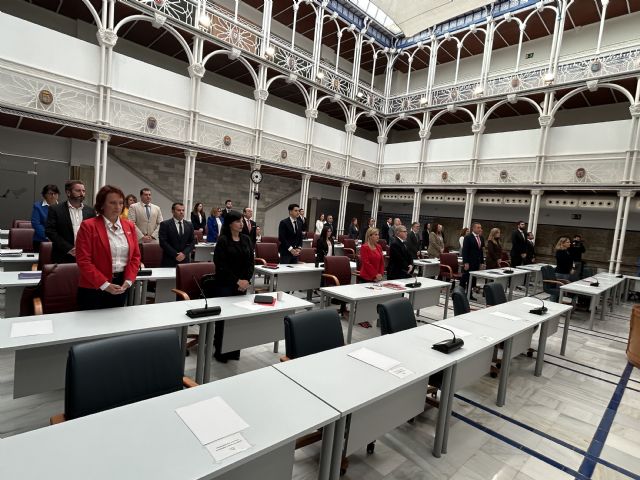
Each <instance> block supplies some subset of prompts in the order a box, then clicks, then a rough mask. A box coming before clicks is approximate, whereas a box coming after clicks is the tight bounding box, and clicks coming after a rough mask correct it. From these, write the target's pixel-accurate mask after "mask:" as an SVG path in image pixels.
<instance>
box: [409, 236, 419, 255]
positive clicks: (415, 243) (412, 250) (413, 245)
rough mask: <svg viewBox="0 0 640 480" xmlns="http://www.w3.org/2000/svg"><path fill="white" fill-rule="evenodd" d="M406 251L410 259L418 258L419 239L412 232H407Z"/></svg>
mask: <svg viewBox="0 0 640 480" xmlns="http://www.w3.org/2000/svg"><path fill="white" fill-rule="evenodd" d="M407 250H408V251H409V255H411V258H413V259H416V258H418V251H419V250H420V239H419V238H418V235H416V234H415V232H414V231H413V230H409V233H408V234H407Z"/></svg>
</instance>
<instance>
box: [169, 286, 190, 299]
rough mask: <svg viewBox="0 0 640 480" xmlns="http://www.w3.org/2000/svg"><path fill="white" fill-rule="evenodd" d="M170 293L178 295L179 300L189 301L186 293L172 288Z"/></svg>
mask: <svg viewBox="0 0 640 480" xmlns="http://www.w3.org/2000/svg"><path fill="white" fill-rule="evenodd" d="M171 291H172V292H173V293H175V294H176V295H178V296H179V297H180V298H181V300H191V298H190V297H189V295H188V294H187V292H183V291H182V290H178V289H177V288H172V289H171Z"/></svg>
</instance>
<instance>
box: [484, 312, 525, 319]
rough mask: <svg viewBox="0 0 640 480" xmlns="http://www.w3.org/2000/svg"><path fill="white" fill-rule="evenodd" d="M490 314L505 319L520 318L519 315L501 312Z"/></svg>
mask: <svg viewBox="0 0 640 480" xmlns="http://www.w3.org/2000/svg"><path fill="white" fill-rule="evenodd" d="M491 315H495V316H496V317H500V318H506V319H507V320H522V319H521V318H520V317H516V316H515V315H509V314H508V313H502V312H491Z"/></svg>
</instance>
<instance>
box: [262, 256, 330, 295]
mask: <svg viewBox="0 0 640 480" xmlns="http://www.w3.org/2000/svg"><path fill="white" fill-rule="evenodd" d="M323 273H324V267H316V266H315V264H313V263H293V264H279V265H278V266H277V267H268V266H266V265H256V266H255V268H254V270H253V275H254V281H253V282H252V283H253V284H254V285H255V283H256V282H255V276H256V275H257V274H261V275H264V276H265V277H267V278H271V281H270V282H269V291H270V292H273V291H275V290H279V291H282V292H293V291H297V290H306V291H307V300H311V294H312V292H313V290H314V289H316V288H320V282H321V279H322V274H323Z"/></svg>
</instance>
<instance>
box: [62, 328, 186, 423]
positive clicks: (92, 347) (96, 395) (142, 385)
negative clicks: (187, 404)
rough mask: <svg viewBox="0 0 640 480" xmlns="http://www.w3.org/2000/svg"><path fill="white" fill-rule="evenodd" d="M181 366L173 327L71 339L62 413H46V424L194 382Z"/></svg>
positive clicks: (112, 406) (163, 392)
mask: <svg viewBox="0 0 640 480" xmlns="http://www.w3.org/2000/svg"><path fill="white" fill-rule="evenodd" d="M183 372H184V370H183V364H182V353H181V349H180V340H179V338H178V334H177V333H176V331H175V330H160V331H155V332H144V333H136V334H132V335H123V336H120V337H112V338H105V339H101V340H96V341H93V342H87V343H81V344H79V345H74V346H72V347H71V349H70V350H69V355H68V357H67V376H66V383H65V399H64V414H60V415H56V416H54V417H51V424H52V425H53V424H56V423H60V422H63V421H65V420H72V419H74V418H79V417H83V416H85V415H91V414H93V413H97V412H101V411H104V410H109V409H111V408H116V407H120V406H123V405H128V404H130V403H135V402H139V401H141V400H147V399H149V398H153V397H157V396H160V395H165V394H167V393H171V392H176V391H178V390H182V388H183V386H187V387H192V386H196V385H197V384H196V383H195V382H193V381H192V380H190V379H188V378H186V377H183Z"/></svg>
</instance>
